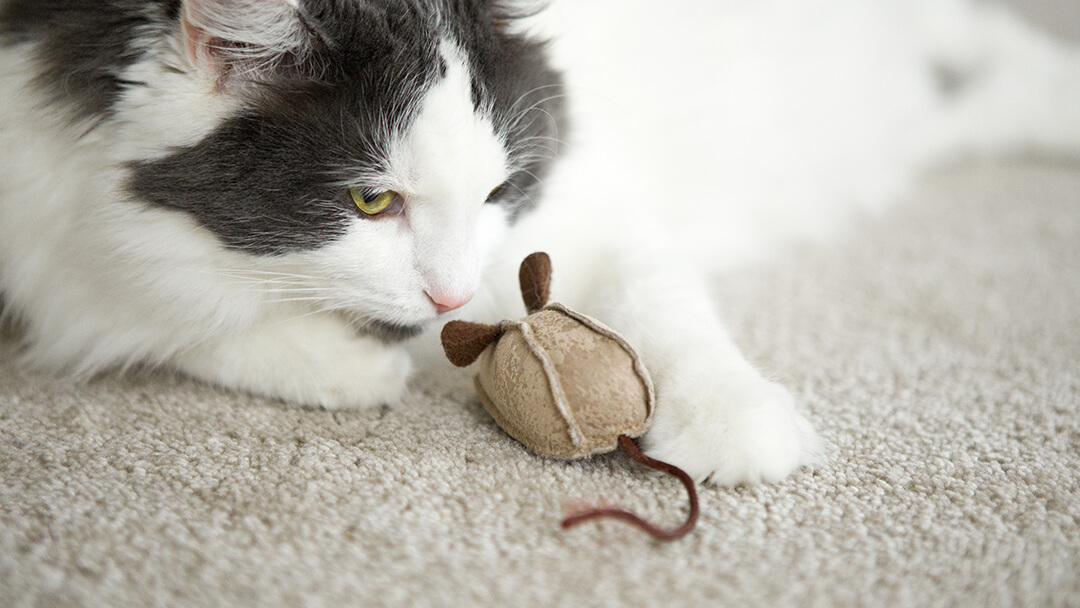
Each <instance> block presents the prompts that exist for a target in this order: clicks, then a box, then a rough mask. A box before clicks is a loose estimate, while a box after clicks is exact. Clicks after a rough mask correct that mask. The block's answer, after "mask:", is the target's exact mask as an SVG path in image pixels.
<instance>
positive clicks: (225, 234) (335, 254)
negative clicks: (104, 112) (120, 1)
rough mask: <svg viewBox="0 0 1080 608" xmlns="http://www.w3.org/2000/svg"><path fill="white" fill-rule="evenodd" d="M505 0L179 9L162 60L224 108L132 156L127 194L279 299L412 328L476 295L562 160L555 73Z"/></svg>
mask: <svg viewBox="0 0 1080 608" xmlns="http://www.w3.org/2000/svg"><path fill="white" fill-rule="evenodd" d="M501 6H502V4H500V3H498V2H496V1H495V0H185V2H184V3H183V5H182V8H181V14H180V19H179V20H178V22H177V32H176V36H177V43H176V44H175V45H174V47H175V48H176V49H177V51H176V55H177V56H176V57H173V58H171V59H169V58H166V59H163V62H165V63H168V62H170V61H171V62H173V65H174V67H179V68H180V70H181V71H182V72H183V75H182V77H183V78H188V79H192V80H194V81H198V82H200V83H202V86H203V88H204V89H205V90H206V91H207V93H206V94H207V95H210V96H217V97H218V98H219V101H220V100H225V101H224V102H221V103H217V102H215V103H217V105H218V106H222V105H224V106H225V107H228V108H229V110H228V112H225V113H224V115H223V116H222V117H221V119H220V120H218V121H216V122H215V123H214V126H213V128H212V129H210V130H209V132H208V133H207V134H205V135H204V136H201V137H200V138H199V140H198V141H196V142H194V143H191V144H190V145H185V146H182V147H179V148H177V149H173V150H170V151H169V152H168V153H167V154H164V155H160V156H158V157H155V158H153V159H152V160H144V161H141V162H136V163H135V164H134V165H133V169H132V178H131V181H130V190H131V192H132V193H133V194H134V195H135V196H136V197H138V198H139V199H141V200H144V201H147V202H149V203H150V204H152V205H154V206H156V207H160V208H167V209H170V210H174V211H176V212H179V213H183V214H187V215H188V216H189V217H191V218H193V219H194V220H195V221H196V222H197V223H198V224H199V225H200V226H201V227H202V228H204V229H206V230H208V231H209V232H210V233H212V234H213V235H214V236H215V237H216V238H217V239H218V240H219V241H220V243H221V244H222V246H223V247H225V248H228V249H230V250H232V251H233V252H240V253H242V254H243V255H245V256H248V257H249V258H250V260H251V262H252V267H253V268H258V269H261V271H263V272H266V273H267V274H266V276H267V277H268V281H267V282H266V284H267V285H268V286H269V287H271V288H272V289H268V292H272V293H274V294H282V293H285V294H287V295H291V296H293V297H291V298H289V299H293V300H304V301H308V302H310V304H311V307H312V308H315V309H332V310H336V311H340V312H342V313H344V314H346V315H348V316H350V318H352V319H353V320H354V321H355V322H356V324H357V325H358V326H362V328H363V329H364V330H366V331H371V332H374V333H376V334H379V335H383V336H387V337H394V336H404V335H409V334H411V333H414V332H415V330H417V329H418V328H419V327H420V326H421V325H423V324H424V323H426V322H428V321H431V320H432V319H434V318H435V317H436V316H437V313H438V312H440V311H445V310H447V309H452V308H455V307H457V306H459V305H461V304H463V303H464V302H466V301H468V299H469V298H470V297H471V296H472V294H473V292H474V290H475V289H476V288H477V285H478V283H479V281H480V277H481V272H482V270H483V267H484V264H485V259H486V257H487V255H488V254H489V252H490V251H491V249H492V248H493V247H494V246H495V245H497V243H498V241H499V240H500V238H501V236H502V234H503V233H504V231H505V230H506V228H507V227H508V225H510V224H511V223H512V222H513V221H514V220H515V219H516V217H517V216H518V215H519V214H520V213H521V212H523V211H525V210H527V209H528V208H529V207H530V206H531V205H533V204H534V201H535V199H536V197H537V194H538V192H537V190H538V187H539V185H540V180H541V178H542V176H543V174H544V173H545V172H546V169H547V165H548V164H549V163H550V162H551V160H552V156H553V154H554V148H555V145H556V138H557V137H558V129H559V125H558V124H557V123H558V120H559V116H560V115H561V112H560V110H561V104H560V102H559V99H560V97H561V95H560V94H561V91H560V83H559V78H558V76H557V75H556V74H555V73H554V72H553V71H552V70H551V69H549V68H548V67H547V64H546V63H545V59H544V57H543V52H542V46H541V45H540V44H538V43H535V42H533V41H530V40H528V39H526V38H525V37H523V36H521V35H518V34H516V33H514V32H513V31H512V30H511V27H512V25H513V22H512V19H511V18H510V15H508V14H507V12H506V10H505V9H504V8H500V7H501ZM196 88H197V87H196ZM166 103H170V102H166ZM171 103H176V102H175V101H174V102H171ZM290 290H291V292H290Z"/></svg>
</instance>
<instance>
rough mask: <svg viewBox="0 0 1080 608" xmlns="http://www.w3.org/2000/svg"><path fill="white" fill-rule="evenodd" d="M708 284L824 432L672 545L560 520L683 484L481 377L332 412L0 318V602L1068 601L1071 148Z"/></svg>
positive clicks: (1077, 457)
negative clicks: (73, 362) (578, 501)
mask: <svg viewBox="0 0 1080 608" xmlns="http://www.w3.org/2000/svg"><path fill="white" fill-rule="evenodd" d="M715 292H716V295H717V296H718V301H720V302H722V303H723V314H724V316H725V317H726V318H727V319H729V320H730V322H731V324H732V326H733V328H734V333H735V335H736V338H737V340H738V342H739V343H740V344H742V345H743V346H744V347H745V348H746V349H747V350H748V351H749V352H750V353H751V355H752V356H753V358H754V359H756V360H757V361H759V362H760V363H761V364H762V366H764V367H766V368H767V369H772V370H778V371H777V375H778V378H779V379H780V380H782V381H783V382H784V383H785V384H786V385H787V386H789V387H791V388H792V389H793V391H794V392H795V393H796V395H797V396H798V397H799V398H800V400H801V402H802V403H803V404H804V407H805V409H806V410H808V411H809V413H810V414H811V416H812V418H813V420H814V421H815V423H816V424H817V426H818V428H819V429H820V431H821V432H822V434H823V436H824V437H825V438H826V439H827V440H828V441H829V442H830V443H832V444H833V446H834V449H833V451H832V453H831V455H830V457H829V459H828V462H827V463H826V464H825V465H824V466H823V467H821V468H820V469H819V470H816V471H801V472H799V473H797V474H796V475H794V476H792V477H791V478H790V479H788V480H787V481H785V482H783V483H781V484H776V485H771V486H765V487H755V488H749V489H747V488H738V489H714V488H703V489H702V491H701V494H702V508H703V514H702V518H701V521H700V524H699V527H698V529H697V531H696V532H695V533H694V534H693V535H692V536H691V537H689V538H686V539H684V540H682V541H679V542H676V543H672V544H658V543H656V542H654V541H651V540H650V539H648V538H647V537H645V536H644V535H642V534H640V533H639V532H637V531H636V530H634V529H631V528H628V527H626V526H624V525H622V524H620V523H617V522H607V523H602V524H599V525H586V526H583V527H582V528H579V529H575V530H571V531H561V530H560V529H559V527H558V524H559V520H560V518H561V516H562V514H563V509H564V506H565V505H566V504H567V503H568V502H570V501H572V500H573V499H575V498H587V499H605V500H609V501H611V502H614V503H618V504H621V505H624V506H628V507H632V508H633V509H635V510H638V511H640V512H642V513H644V514H647V515H649V516H650V517H652V518H654V519H656V520H659V521H662V522H667V523H671V524H674V523H677V522H678V521H679V519H680V518H681V517H682V514H683V512H684V511H683V509H684V499H685V497H684V495H683V491H682V489H681V487H680V486H679V485H678V483H676V482H674V481H672V480H670V479H667V478H662V477H654V476H650V475H647V474H644V473H643V472H642V470H641V469H639V468H637V467H636V466H635V465H634V464H633V463H632V462H630V460H629V459H628V458H626V457H624V456H620V455H614V456H605V457H599V458H596V459H594V460H592V461H589V462H585V463H571V464H567V463H562V462H552V461H545V460H541V459H539V458H536V457H534V456H532V455H530V454H528V453H526V452H525V451H524V450H523V449H522V448H520V447H519V446H518V445H517V444H515V443H514V442H513V441H512V440H510V439H508V438H507V437H506V436H504V435H503V434H502V433H501V432H500V431H499V430H498V429H497V428H496V427H495V426H494V425H493V423H492V422H490V421H489V420H488V419H487V418H486V415H485V414H484V413H483V411H482V410H481V409H480V407H479V405H478V404H477V403H476V401H475V400H474V398H473V397H472V396H471V394H470V392H469V391H468V390H467V386H455V387H453V388H452V389H451V390H449V391H447V390H442V391H440V390H438V389H436V388H435V387H434V386H432V385H430V383H425V382H418V383H417V385H416V387H415V388H414V390H413V391H412V392H411V393H410V395H409V397H408V399H407V400H406V402H405V403H404V404H402V405H400V406H398V407H394V408H384V409H382V410H376V411H369V412H363V413H352V414H341V413H339V414H332V413H327V412H322V411H308V410H302V409H298V408H295V407H289V406H285V405H281V404H278V403H274V402H269V401H265V400H260V399H256V398H251V397H246V396H237V395H233V394H229V393H225V392H221V391H217V390H214V389H211V388H207V387H204V386H201V385H198V384H195V383H192V382H189V381H186V380H182V379H175V378H171V377H169V376H167V375H163V374H152V373H149V374H143V375H138V376H136V377H128V378H116V377H106V378H102V379H100V380H98V381H95V382H93V383H91V384H90V385H88V386H69V385H65V384H62V383H58V382H57V381H55V380H53V379H51V378H49V377H46V376H42V375H37V374H34V373H30V372H26V371H25V370H20V368H18V367H17V366H16V365H15V364H14V363H13V355H14V353H13V348H14V347H13V345H12V344H11V341H10V339H9V340H7V341H0V606H54V605H55V606H187V605H206V606H293V605H296V606H336V605H347V606H369V605H370V606H376V605H410V606H411V605H415V606H426V605H437V606H470V605H484V606H519V605H520V606H523V605H535V606H547V605H583V606H588V605H620V604H621V605H630V606H634V605H642V606H644V605H652V606H702V605H715V606H747V605H760V606H785V605H806V606H813V605H823V606H858V605H867V606H876V605H882V606H979V607H982V606H1017V605H1020V606H1028V605H1030V606H1080V575H1078V573H1080V164H1075V163H1073V164H1069V163H1051V162H1042V163H1040V162H1036V161H1016V162H1011V163H1002V164H997V165H991V166H981V167H966V168H955V169H951V170H948V171H942V172H941V173H939V174H937V175H935V176H932V177H929V178H928V179H927V180H926V182H925V183H924V184H923V186H922V187H921V188H920V189H919V190H918V191H917V192H915V193H914V194H913V195H912V196H910V197H909V200H908V202H907V203H905V204H903V205H900V206H898V207H896V208H894V209H893V210H892V211H890V212H889V213H888V214H887V215H885V216H883V217H880V218H876V219H873V220H866V221H864V222H863V223H862V224H861V225H860V228H859V230H857V231H855V232H853V233H852V234H850V235H848V236H847V237H845V238H842V239H840V240H839V241H837V242H834V243H831V244H829V245H815V246H804V247H802V248H800V249H799V250H797V251H793V252H792V253H791V254H790V255H787V256H784V257H782V258H780V259H778V260H775V261H774V262H772V263H770V264H769V265H768V266H767V267H765V268H760V269H753V270H751V269H747V270H745V271H742V272H740V273H738V274H735V275H732V276H726V277H718V278H717V280H716V282H715Z"/></svg>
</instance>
